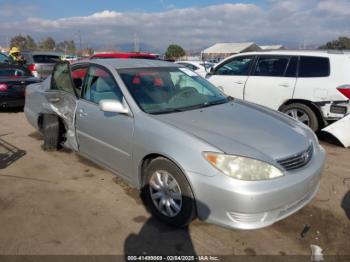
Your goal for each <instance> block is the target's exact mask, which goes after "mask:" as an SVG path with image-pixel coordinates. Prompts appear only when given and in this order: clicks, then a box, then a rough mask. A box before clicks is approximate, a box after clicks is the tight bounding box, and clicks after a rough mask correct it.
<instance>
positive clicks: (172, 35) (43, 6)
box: [0, 0, 350, 51]
mask: <svg viewBox="0 0 350 262" xmlns="http://www.w3.org/2000/svg"><path fill="white" fill-rule="evenodd" d="M349 17H350V1H349V0H261V1H258V0H237V1H225V0H187V1H183V0H178V1H174V0H148V1H146V0H143V1H133V0H126V1H116V0H70V1H68V0H58V1H49V0H31V1H25V0H11V1H10V0H0V46H1V45H2V46H4V45H6V43H7V42H8V41H7V40H8V39H10V38H11V37H13V36H15V35H17V34H22V35H27V34H28V35H31V36H32V37H34V39H35V40H37V41H40V40H42V39H43V38H45V37H47V36H51V37H53V38H54V39H55V40H56V41H57V42H60V41H63V40H74V41H76V42H77V41H78V39H79V38H78V32H80V34H81V36H82V46H83V47H86V46H89V47H94V48H96V49H104V50H106V49H109V50H111V49H113V50H115V49H119V48H121V47H122V46H124V45H125V44H130V43H133V41H134V39H135V37H136V38H137V39H139V42H140V43H142V44H143V45H142V46H144V47H145V48H146V49H148V50H143V51H152V50H164V49H165V48H166V47H167V46H168V45H169V44H172V43H176V44H180V45H182V46H183V47H184V48H185V49H186V50H201V49H203V48H205V47H208V46H210V45H212V44H215V43H218V42H256V43H258V44H283V45H286V46H289V47H298V46H299V45H303V46H304V45H306V46H317V45H321V44H324V43H325V42H327V41H330V40H333V39H336V38H338V37H339V36H350V27H349Z"/></svg>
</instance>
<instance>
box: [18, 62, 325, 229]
mask: <svg viewBox="0 0 350 262" xmlns="http://www.w3.org/2000/svg"><path fill="white" fill-rule="evenodd" d="M26 94H27V96H26V105H25V110H24V111H25V115H26V117H27V119H28V121H29V122H30V123H31V124H32V125H33V126H34V127H35V128H37V129H38V130H40V131H41V132H42V133H43V137H44V148H46V149H50V150H55V149H57V148H59V147H60V146H61V145H64V146H66V147H69V148H71V149H73V150H75V151H77V152H78V153H79V154H81V155H83V156H85V157H87V158H89V159H91V160H92V161H94V162H96V163H98V164H100V165H103V166H104V167H106V168H107V169H109V170H111V171H112V172H114V173H116V174H118V175H119V176H121V177H123V178H124V179H126V180H127V181H128V182H129V183H130V184H131V185H133V186H135V187H137V188H139V189H141V191H142V195H143V197H144V199H145V201H146V203H147V204H148V206H149V208H150V209H151V211H152V212H153V214H154V215H155V216H157V217H159V218H160V219H162V220H163V221H165V222H167V223H169V224H172V225H176V226H183V225H186V224H188V223H190V222H191V220H192V219H193V218H194V217H196V216H198V217H199V218H200V219H203V220H206V221H209V222H212V223H216V224H220V225H225V226H228V227H232V228H241V229H254V228H261V227H265V226H268V225H270V224H272V223H274V222H275V221H278V220H280V219H283V218H284V217H286V216H288V215H290V214H292V213H294V212H296V211H297V210H299V209H300V208H302V207H303V206H304V205H306V204H307V203H308V202H309V201H310V200H311V199H312V198H313V196H314V195H315V194H316V192H317V190H318V185H319V180H320V177H321V173H322V169H323V165H324V160H325V153H324V150H323V149H322V148H321V146H320V145H319V144H318V141H317V138H316V137H315V135H314V134H313V132H311V131H310V129H309V128H307V127H306V126H304V125H303V124H301V123H300V122H298V121H296V120H294V119H292V118H290V117H287V116H285V115H283V114H281V113H278V112H275V111H273V110H270V109H267V108H264V107H261V106H257V105H254V104H251V103H245V102H242V101H240V100H232V98H231V97H227V96H226V95H224V94H223V93H222V92H221V91H220V90H218V89H217V88H215V87H214V86H213V85H212V84H210V83H209V82H208V81H206V80H205V79H204V78H202V77H200V76H198V75H197V74H196V73H194V72H193V71H191V70H189V69H188V68H185V67H183V66H180V65H176V64H174V63H167V62H164V61H158V60H152V61H150V60H141V59H137V60H136V59H104V60H97V59H96V60H90V61H88V62H83V63H76V64H73V65H72V67H71V68H70V64H69V63H68V62H61V63H59V64H57V65H56V66H55V69H54V71H53V74H52V78H51V79H50V78H48V79H46V80H45V81H44V82H42V83H41V84H35V85H30V86H29V87H28V89H27V92H26Z"/></svg>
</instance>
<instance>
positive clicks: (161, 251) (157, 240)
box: [124, 216, 196, 256]
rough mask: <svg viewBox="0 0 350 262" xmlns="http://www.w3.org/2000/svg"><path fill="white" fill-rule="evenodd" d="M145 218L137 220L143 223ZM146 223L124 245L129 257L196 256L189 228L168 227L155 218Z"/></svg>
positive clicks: (147, 220) (126, 254) (125, 252)
mask: <svg viewBox="0 0 350 262" xmlns="http://www.w3.org/2000/svg"><path fill="white" fill-rule="evenodd" d="M143 219H144V218H143V217H140V218H135V219H134V221H139V222H142V220H143ZM145 219H146V222H145V224H144V225H143V226H142V228H141V230H140V232H138V234H130V235H129V236H128V238H127V239H126V240H125V243H124V254H125V256H128V255H196V252H195V250H194V247H193V244H192V239H191V236H190V234H189V231H188V227H185V228H175V227H171V226H168V225H166V224H164V223H162V222H161V221H159V220H158V219H157V218H155V217H153V216H152V217H151V218H149V219H147V218H145Z"/></svg>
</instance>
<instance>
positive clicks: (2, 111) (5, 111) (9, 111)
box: [0, 107, 23, 113]
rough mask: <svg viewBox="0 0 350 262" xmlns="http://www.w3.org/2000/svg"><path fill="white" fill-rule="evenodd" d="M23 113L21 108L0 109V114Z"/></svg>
mask: <svg viewBox="0 0 350 262" xmlns="http://www.w3.org/2000/svg"><path fill="white" fill-rule="evenodd" d="M21 112H23V107H3V108H0V113H21Z"/></svg>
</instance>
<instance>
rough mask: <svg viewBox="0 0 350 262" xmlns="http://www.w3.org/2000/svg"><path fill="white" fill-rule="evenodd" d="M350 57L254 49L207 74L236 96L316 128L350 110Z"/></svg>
mask: <svg viewBox="0 0 350 262" xmlns="http://www.w3.org/2000/svg"><path fill="white" fill-rule="evenodd" d="M349 72H350V58H349V57H348V56H347V55H344V54H341V53H332V52H327V51H290V50H278V51H270V52H249V53H244V54H239V55H234V56H231V57H229V58H227V59H225V60H223V61H222V62H220V63H219V64H217V65H216V66H215V67H214V68H213V70H212V72H211V73H210V74H208V77H207V78H208V80H209V81H210V82H212V83H213V84H215V85H216V86H218V87H220V88H222V89H223V90H224V92H225V93H226V94H228V95H231V96H233V97H236V98H240V99H244V100H247V101H250V102H254V103H257V104H261V105H264V106H267V107H270V108H272V109H274V110H279V111H281V112H284V113H286V114H288V115H289V116H291V117H293V118H295V119H298V120H299V121H301V122H303V123H304V124H306V125H308V126H309V127H310V128H311V129H313V130H314V131H316V130H318V129H319V128H322V127H323V126H325V125H327V124H328V123H330V122H332V121H336V120H338V119H340V118H342V117H344V116H345V115H346V114H348V113H349V112H350V104H349V99H350V84H349V83H350V74H349Z"/></svg>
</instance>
